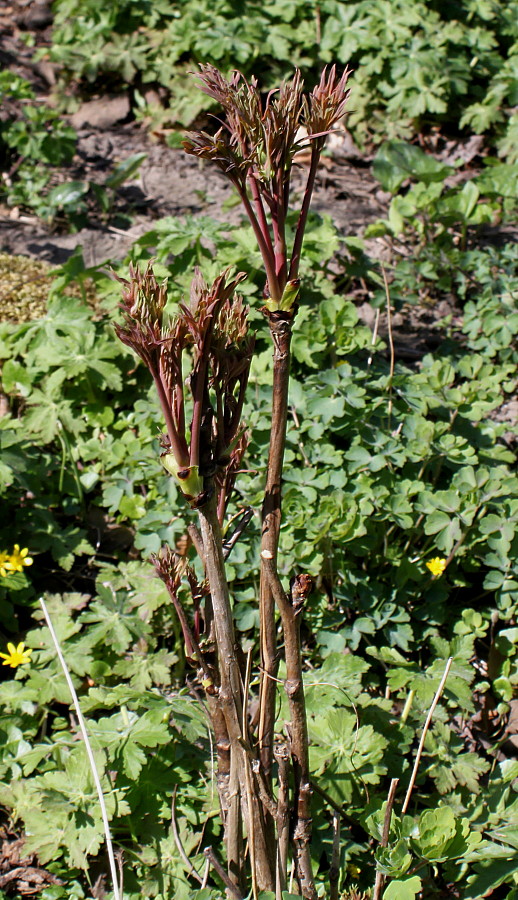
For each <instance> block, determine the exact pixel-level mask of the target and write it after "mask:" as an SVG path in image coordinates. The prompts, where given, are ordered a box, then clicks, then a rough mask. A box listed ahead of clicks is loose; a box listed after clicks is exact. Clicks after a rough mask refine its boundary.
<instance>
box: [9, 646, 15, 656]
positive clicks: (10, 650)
mask: <svg viewBox="0 0 518 900" xmlns="http://www.w3.org/2000/svg"><path fill="white" fill-rule="evenodd" d="M7 649H8V650H9V653H10V654H11V656H14V654H15V653H16V647H15V646H14V644H8V645H7Z"/></svg>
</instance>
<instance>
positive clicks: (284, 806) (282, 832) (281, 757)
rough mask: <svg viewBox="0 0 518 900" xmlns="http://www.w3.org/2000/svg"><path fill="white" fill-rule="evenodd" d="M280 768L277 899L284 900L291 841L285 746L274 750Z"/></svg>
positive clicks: (287, 761) (287, 762) (277, 818)
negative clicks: (283, 894)
mask: <svg viewBox="0 0 518 900" xmlns="http://www.w3.org/2000/svg"><path fill="white" fill-rule="evenodd" d="M274 755H275V760H276V762H277V766H278V779H279V788H278V793H277V815H276V820H277V865H276V877H275V897H276V900H282V892H283V891H285V890H286V883H287V876H288V847H289V840H290V807H289V801H290V788H289V777H290V766H289V753H288V748H287V747H286V745H285V744H282V745H281V746H279V747H277V748H276V749H275V750H274Z"/></svg>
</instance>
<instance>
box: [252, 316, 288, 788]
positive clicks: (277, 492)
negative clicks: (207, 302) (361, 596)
mask: <svg viewBox="0 0 518 900" xmlns="http://www.w3.org/2000/svg"><path fill="white" fill-rule="evenodd" d="M270 331H271V335H272V340H273V390H272V418H271V434H270V448H269V452H268V468H267V474H266V486H265V495H264V502H263V510H262V540H261V554H262V553H264V552H267V553H269V554H270V559H271V560H272V563H273V565H274V567H275V568H276V564H277V551H278V545H279V534H280V527H281V477H282V465H283V460H284V446H285V441H286V423H287V418H288V387H289V376H290V344H291V321H290V319H289V318H288V317H287V316H284V317H283V318H278V319H275V318H274V317H273V316H270ZM259 610H260V648H261V689H260V718H259V749H260V756H261V762H262V765H263V769H264V771H265V773H266V776H267V778H270V773H271V767H272V758H273V734H274V729H275V693H276V682H275V678H276V675H277V668H278V658H277V628H276V624H275V600H274V598H273V594H272V590H271V586H270V582H269V579H268V577H267V576H266V574H265V570H264V565H263V558H262V556H261V581H260V588H259Z"/></svg>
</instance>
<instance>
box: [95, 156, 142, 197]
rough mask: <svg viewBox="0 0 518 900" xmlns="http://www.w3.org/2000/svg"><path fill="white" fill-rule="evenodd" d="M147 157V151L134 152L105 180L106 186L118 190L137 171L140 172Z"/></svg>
mask: <svg viewBox="0 0 518 900" xmlns="http://www.w3.org/2000/svg"><path fill="white" fill-rule="evenodd" d="M146 158H147V153H133V154H132V155H131V156H128V157H127V158H126V159H124V160H123V161H122V162H120V163H119V164H118V165H117V166H116V167H115V169H114V170H113V172H112V173H111V175H108V178H107V179H106V181H105V182H104V183H105V185H106V187H109V188H112V189H113V190H116V189H117V188H118V187H120V186H121V184H124V182H125V181H128V179H129V178H131V177H132V176H133V175H134V174H135V172H138V170H139V169H140V166H141V165H142V163H143V162H144V160H145V159H146Z"/></svg>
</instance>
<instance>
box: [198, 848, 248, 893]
mask: <svg viewBox="0 0 518 900" xmlns="http://www.w3.org/2000/svg"><path fill="white" fill-rule="evenodd" d="M203 852H204V854H205V858H206V859H207V862H208V863H209V864H210V865H211V866H212V868H213V869H214V871H215V872H217V874H218V875H219V877H220V878H221V880H222V882H223V884H224V885H225V887H226V889H227V891H228V893H229V894H230V896H231V897H234V900H245V895H244V894H243V893H242V892H241V891H240V890H239V888H237V887H236V885H235V884H234V882H233V881H232V880H231V879H230V878H229V876H228V875H227V873H226V872H225V869H224V868H223V866H222V865H221V863H220V861H219V859H218V858H217V856H216V854H215V853H214V850H213V849H212V847H205V850H204V851H203Z"/></svg>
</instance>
